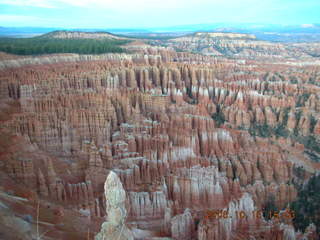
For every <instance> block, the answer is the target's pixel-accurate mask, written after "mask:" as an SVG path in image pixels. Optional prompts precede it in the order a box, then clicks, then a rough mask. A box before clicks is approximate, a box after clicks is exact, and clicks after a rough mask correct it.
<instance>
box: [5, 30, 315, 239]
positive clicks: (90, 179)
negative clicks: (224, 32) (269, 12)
mask: <svg viewBox="0 0 320 240" xmlns="http://www.w3.org/2000/svg"><path fill="white" fill-rule="evenodd" d="M201 37H202V36H201ZM237 37H238V36H237ZM241 38H242V37H241ZM230 39H233V37H230ZM237 41H238V40H237ZM239 41H240V40H239ZM241 41H242V40H241ZM245 41H247V40H245ZM250 41H251V40H250ZM133 49H135V51H136V52H135V53H132V54H106V55H96V56H93V55H68V56H64V55H62V56H52V57H30V58H24V59H17V60H7V61H2V62H0V65H1V66H2V69H1V70H0V71H1V72H0V76H1V79H0V98H1V102H0V103H1V105H0V111H1V114H0V120H1V128H0V131H1V138H0V157H1V171H0V173H1V174H0V177H1V189H0V190H1V193H2V194H0V201H1V202H0V203H1V204H3V205H5V206H7V207H8V208H9V209H10V211H11V212H10V213H7V215H10V214H15V215H16V216H18V217H20V218H21V219H23V217H24V216H25V215H30V217H29V218H30V219H31V220H29V222H28V226H29V228H26V229H27V230H26V232H28V234H30V235H31V236H32V235H37V232H35V229H38V230H39V231H40V232H41V233H45V234H44V236H43V238H44V239H93V237H94V236H95V235H96V234H97V233H98V232H99V231H100V225H101V223H102V222H103V221H104V219H105V217H106V216H105V215H106V213H107V214H108V216H107V217H108V221H112V219H111V218H112V217H113V216H122V218H121V221H120V220H119V219H118V220H119V221H120V222H121V224H124V223H125V226H127V228H128V229H130V231H132V234H133V236H134V237H135V238H136V239H161V238H162V239H165V238H167V239H168V238H169V239H170V238H171V239H201V240H205V239H207V240H209V239H210V240H212V239H250V238H251V239H263V237H265V238H266V236H270V237H269V238H268V239H303V238H308V239H316V237H317V236H316V235H315V228H314V226H311V225H310V227H309V228H308V230H307V231H306V232H305V233H301V232H298V231H297V229H294V228H293V226H292V223H291V220H292V219H291V218H285V217H282V218H276V217H275V216H274V217H273V218H271V220H269V221H268V219H267V218H263V217H257V216H256V215H253V213H254V212H255V211H260V210H261V211H263V209H264V208H265V207H267V205H268V200H269V199H270V198H272V199H274V204H275V205H276V207H277V208H279V209H281V210H283V211H284V210H285V209H286V207H287V206H288V204H289V203H290V202H292V201H293V200H294V199H295V198H296V196H297V192H298V188H297V186H298V185H299V184H300V183H301V182H304V181H307V179H308V178H309V177H310V176H311V175H313V174H314V173H315V172H316V171H318V170H319V168H320V165H319V162H317V161H319V154H320V150H319V137H320V120H319V109H320V96H319V84H320V75H319V74H318V73H319V70H320V69H319V66H316V65H310V66H300V65H294V64H291V63H296V62H294V61H292V62H291V63H290V64H289V63H285V62H284V63H282V64H273V63H272V61H271V60H269V61H264V62H261V61H254V60H245V59H238V60H232V59H225V58H213V57H210V56H203V55H198V54H191V53H187V52H178V53H177V52H175V51H174V50H172V49H171V48H165V47H151V46H145V45H141V44H140V45H137V46H135V47H133ZM298 169H299V170H298ZM301 172H303V173H304V174H303V177H302V176H301V174H299V173H301ZM115 174H116V175H117V176H118V177H119V179H120V181H121V182H122V185H123V188H124V190H125V194H126V201H124V199H123V198H122V197H121V199H118V200H121V201H120V202H121V204H120V205H121V206H120V208H121V209H122V210H123V209H126V211H127V215H128V216H127V218H126V220H125V221H124V219H125V218H124V217H123V215H122V214H120V215H117V214H114V213H112V214H110V215H109V212H110V211H111V212H113V210H114V209H113V205H112V204H111V205H110V204H109V203H108V202H109V201H110V199H109V197H108V195H109V191H111V189H112V188H107V189H106V191H105V190H104V184H105V181H106V178H107V176H108V175H109V176H114V175H115ZM113 179H116V185H119V186H120V185H121V183H119V180H118V179H117V178H116V177H114V178H113ZM110 181H111V180H110ZM114 181H115V180H114ZM114 181H113V180H112V181H111V182H114ZM108 182H109V181H108V180H107V183H108ZM118 190H119V188H118ZM118 190H117V191H118ZM119 191H120V192H121V194H120V195H121V196H122V195H123V191H122V190H119ZM104 192H106V196H104V194H103V193H104ZM8 195H10V198H8V197H7V196H8ZM3 196H5V197H3ZM16 197H20V198H23V199H25V200H23V201H25V203H22V202H20V200H17V201H14V200H12V198H14V199H15V198H16ZM108 199H109V200H108ZM1 206H2V205H1ZM38 206H39V207H38ZM36 209H38V210H39V211H38V215H39V216H38V218H39V219H38V221H35V219H37V214H35V213H37V211H36ZM112 209H113V210H112ZM214 210H221V211H228V218H224V217H218V218H214V217H212V216H209V217H208V214H209V215H210V212H212V211H214ZM114 211H115V210H114ZM123 211H124V210H123ZM123 211H122V212H123ZM39 212H40V214H39ZM239 213H241V214H245V215H244V217H243V216H242V215H241V217H239ZM0 220H1V219H0ZM3 221H7V220H3ZM39 223H40V224H39ZM118 223H119V222H117V224H116V225H117V226H120V225H121V224H118ZM103 228H104V227H103ZM47 231H48V232H47ZM128 231H129V230H128ZM4 234H7V233H4Z"/></svg>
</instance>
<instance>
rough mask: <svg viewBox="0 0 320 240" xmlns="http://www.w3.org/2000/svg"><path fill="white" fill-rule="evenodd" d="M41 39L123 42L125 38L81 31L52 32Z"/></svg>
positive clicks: (110, 34)
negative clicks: (113, 40)
mask: <svg viewBox="0 0 320 240" xmlns="http://www.w3.org/2000/svg"><path fill="white" fill-rule="evenodd" d="M42 37H49V38H57V39H115V40H125V39H128V38H126V37H122V36H117V35H114V34H112V33H109V32H81V31H54V32H50V33H47V34H44V35H42Z"/></svg>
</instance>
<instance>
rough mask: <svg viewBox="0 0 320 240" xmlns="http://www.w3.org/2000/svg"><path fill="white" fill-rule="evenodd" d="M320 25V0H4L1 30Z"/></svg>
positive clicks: (0, 5) (1, 2) (0, 2)
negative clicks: (29, 28) (193, 25)
mask: <svg viewBox="0 0 320 240" xmlns="http://www.w3.org/2000/svg"><path fill="white" fill-rule="evenodd" d="M208 23H238V24H239V23H240V24H241V23H257V24H281V25H300V24H305V25H304V26H309V25H307V24H313V23H320V0H0V26H4V27H26V26H32V27H55V28H139V29H141V28H156V27H170V26H180V25H189V24H208Z"/></svg>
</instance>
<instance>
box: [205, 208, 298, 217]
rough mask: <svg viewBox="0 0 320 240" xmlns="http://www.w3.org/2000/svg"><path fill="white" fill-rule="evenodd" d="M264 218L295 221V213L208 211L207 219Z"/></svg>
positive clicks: (288, 211) (286, 211) (288, 210)
mask: <svg viewBox="0 0 320 240" xmlns="http://www.w3.org/2000/svg"><path fill="white" fill-rule="evenodd" d="M264 216H266V217H268V218H279V219H280V218H285V219H294V218H295V213H294V211H292V210H290V209H286V210H284V211H268V212H264V213H263V211H262V210H254V211H252V212H250V213H247V212H245V211H235V212H234V214H232V215H231V214H229V212H228V210H209V211H206V214H205V219H221V218H224V219H227V218H238V219H244V218H247V217H250V218H257V219H262V218H263V217H264Z"/></svg>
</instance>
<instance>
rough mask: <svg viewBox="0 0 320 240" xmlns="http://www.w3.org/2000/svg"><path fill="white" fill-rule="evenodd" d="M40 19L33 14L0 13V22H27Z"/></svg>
mask: <svg viewBox="0 0 320 240" xmlns="http://www.w3.org/2000/svg"><path fill="white" fill-rule="evenodd" d="M39 20H42V19H40V18H38V17H34V16H26V15H13V14H0V22H29V21H39Z"/></svg>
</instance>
